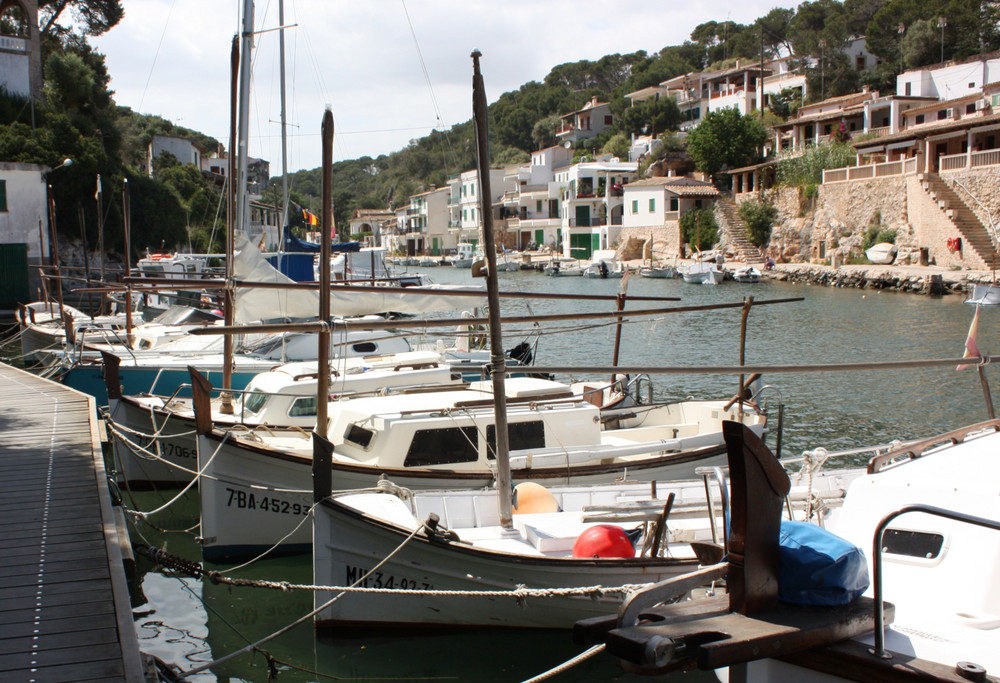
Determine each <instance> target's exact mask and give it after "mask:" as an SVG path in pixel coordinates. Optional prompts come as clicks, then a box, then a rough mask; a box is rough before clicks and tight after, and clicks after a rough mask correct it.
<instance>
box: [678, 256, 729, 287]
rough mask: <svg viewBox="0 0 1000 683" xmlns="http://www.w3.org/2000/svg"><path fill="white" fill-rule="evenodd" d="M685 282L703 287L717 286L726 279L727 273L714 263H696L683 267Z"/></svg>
mask: <svg viewBox="0 0 1000 683" xmlns="http://www.w3.org/2000/svg"><path fill="white" fill-rule="evenodd" d="M681 276H682V277H683V278H684V282H691V283H694V284H701V285H717V284H719V283H721V282H722V280H723V278H725V272H724V271H723V270H722V268H720V267H719V266H718V265H717V264H716V263H715V262H713V261H696V262H694V263H689V264H687V265H686V266H682V267H681Z"/></svg>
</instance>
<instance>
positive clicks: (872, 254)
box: [865, 242, 896, 264]
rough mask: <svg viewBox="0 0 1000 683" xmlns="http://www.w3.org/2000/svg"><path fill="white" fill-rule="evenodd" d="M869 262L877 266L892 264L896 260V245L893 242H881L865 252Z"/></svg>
mask: <svg viewBox="0 0 1000 683" xmlns="http://www.w3.org/2000/svg"><path fill="white" fill-rule="evenodd" d="M865 256H866V257H867V258H868V260H869V261H871V262H872V263H876V264H887V263H892V262H893V261H895V260H896V245H895V244H892V243H891V242H879V243H878V244H876V245H875V246H873V247H871V248H870V249H868V250H866V251H865Z"/></svg>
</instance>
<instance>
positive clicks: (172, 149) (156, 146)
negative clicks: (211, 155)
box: [146, 135, 208, 178]
mask: <svg viewBox="0 0 1000 683" xmlns="http://www.w3.org/2000/svg"><path fill="white" fill-rule="evenodd" d="M207 151H208V150H207V149H205V147H204V145H201V144H199V143H197V142H195V141H193V140H188V139H187V138H179V137H176V136H173V135H154V136H153V139H152V140H150V141H149V149H148V150H147V151H146V158H147V159H148V160H149V177H151V178H152V177H153V160H154V159H156V157H158V156H160V155H161V154H163V153H164V152H169V153H170V154H172V155H173V156H174V158H175V159H177V161H179V162H180V163H181V164H186V165H191V166H194V167H195V168H197V169H199V170H201V157H202V155H203V154H204V153H205V152H207Z"/></svg>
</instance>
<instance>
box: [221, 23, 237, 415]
mask: <svg viewBox="0 0 1000 683" xmlns="http://www.w3.org/2000/svg"><path fill="white" fill-rule="evenodd" d="M239 72H240V39H239V36H233V47H232V50H231V51H230V57H229V73H230V75H229V175H228V176H227V178H226V180H227V182H228V183H229V192H228V193H227V196H226V209H227V211H226V284H225V288H224V289H223V290H222V296H223V305H222V312H223V315H224V316H225V321H224V322H225V324H226V327H232V325H233V321H234V320H235V314H236V301H235V298H234V296H233V259H235V258H236V256H235V250H236V247H235V244H234V242H235V236H236V193H237V185H236V180H237V178H236V105H237V99H238V98H239V95H238V91H237V80H238V78H239ZM222 359H223V363H222V405H220V406H219V410H220V411H221V412H222V413H224V414H227V415H232V414H233V403H232V394H231V393H229V392H230V389H232V388H233V335H232V334H227V335H226V336H225V338H224V339H223V345H222Z"/></svg>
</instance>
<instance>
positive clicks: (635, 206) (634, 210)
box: [632, 199, 639, 213]
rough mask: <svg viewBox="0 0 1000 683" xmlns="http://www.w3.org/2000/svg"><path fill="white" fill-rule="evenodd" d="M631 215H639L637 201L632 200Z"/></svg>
mask: <svg viewBox="0 0 1000 683" xmlns="http://www.w3.org/2000/svg"><path fill="white" fill-rule="evenodd" d="M632 213H639V200H638V199H633V200H632Z"/></svg>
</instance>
